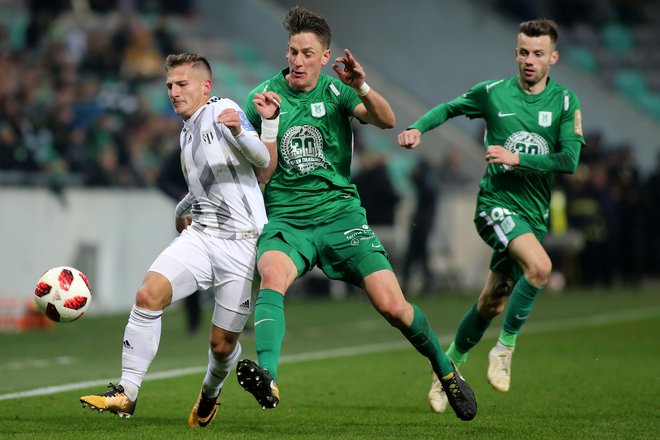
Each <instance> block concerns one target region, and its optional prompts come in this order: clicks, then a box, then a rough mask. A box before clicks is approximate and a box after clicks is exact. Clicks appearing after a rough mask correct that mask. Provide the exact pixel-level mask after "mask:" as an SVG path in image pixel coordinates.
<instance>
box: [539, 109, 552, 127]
mask: <svg viewBox="0 0 660 440" xmlns="http://www.w3.org/2000/svg"><path fill="white" fill-rule="evenodd" d="M539 125H540V126H541V127H550V126H551V125H552V112H539Z"/></svg>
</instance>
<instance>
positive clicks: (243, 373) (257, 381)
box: [236, 359, 280, 409]
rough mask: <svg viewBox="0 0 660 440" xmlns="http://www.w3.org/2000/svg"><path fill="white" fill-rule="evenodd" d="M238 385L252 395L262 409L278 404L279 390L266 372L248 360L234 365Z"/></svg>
mask: <svg viewBox="0 0 660 440" xmlns="http://www.w3.org/2000/svg"><path fill="white" fill-rule="evenodd" d="M236 377H237V378H238V383H239V384H240V385H241V386H242V387H243V388H244V389H245V391H247V392H248V393H250V394H252V395H253V396H254V398H255V399H257V402H259V405H261V407H262V408H263V409H269V408H275V407H276V406H277V405H278V404H279V403H280V390H279V389H278V388H277V385H276V384H275V381H274V380H273V377H272V376H271V375H270V373H269V372H268V371H267V370H264V369H263V368H261V367H259V366H258V365H257V364H256V363H254V362H252V361H251V360H249V359H242V360H240V361H238V365H236Z"/></svg>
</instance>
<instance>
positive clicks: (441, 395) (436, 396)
mask: <svg viewBox="0 0 660 440" xmlns="http://www.w3.org/2000/svg"><path fill="white" fill-rule="evenodd" d="M431 375H432V376H433V380H432V382H431V389H430V390H429V404H431V409H432V410H433V411H435V412H437V413H443V412H445V411H447V406H448V405H449V400H447V395H446V394H445V389H444V388H443V387H442V384H441V383H440V380H439V379H438V376H437V375H436V374H435V373H431Z"/></svg>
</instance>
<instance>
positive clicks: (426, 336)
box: [400, 304, 454, 377]
mask: <svg viewBox="0 0 660 440" xmlns="http://www.w3.org/2000/svg"><path fill="white" fill-rule="evenodd" d="M412 307H413V310H414V312H415V315H414V316H413V320H412V323H411V324H410V327H406V328H402V329H400V330H401V333H403V336H405V337H406V339H408V341H410V343H411V344H412V345H413V347H415V348H416V349H417V351H418V352H420V353H421V354H422V355H424V356H425V357H427V358H428V359H429V360H430V361H431V365H432V366H433V371H435V372H436V374H438V376H439V377H444V376H446V375H448V374H449V373H451V372H453V371H454V368H453V367H452V365H451V362H450V361H449V358H448V357H447V355H446V354H445V352H444V351H442V347H441V346H440V341H438V338H437V336H436V335H435V333H434V332H433V330H431V326H430V325H429V321H428V320H427V319H426V316H425V315H424V313H423V312H422V311H421V310H420V309H419V308H418V307H417V306H416V305H414V304H413V305H412Z"/></svg>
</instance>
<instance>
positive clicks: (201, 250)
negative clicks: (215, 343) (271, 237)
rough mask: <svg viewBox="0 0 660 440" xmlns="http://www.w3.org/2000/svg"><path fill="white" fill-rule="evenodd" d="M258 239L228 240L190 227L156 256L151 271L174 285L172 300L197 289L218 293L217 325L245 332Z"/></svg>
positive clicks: (214, 312) (256, 284)
mask: <svg viewBox="0 0 660 440" xmlns="http://www.w3.org/2000/svg"><path fill="white" fill-rule="evenodd" d="M256 252H257V240H256V239H246V240H227V239H222V238H216V237H212V236H210V235H207V234H205V233H203V232H200V231H197V230H195V229H193V228H187V229H186V230H184V231H183V232H182V233H181V235H180V236H179V237H177V238H175V239H174V241H172V243H170V245H169V246H168V247H167V248H165V250H164V251H163V252H161V254H160V255H159V256H158V257H157V258H156V260H155V261H154V262H153V264H152V265H151V267H150V268H149V271H150V272H158V273H160V274H161V275H163V276H164V277H165V278H167V279H168V280H169V281H170V284H171V285H172V302H176V301H178V300H180V299H182V298H185V297H187V296H190V295H192V294H193V293H195V292H196V291H202V292H206V291H212V292H213V293H214V295H215V307H214V309H213V318H212V322H213V325H215V326H216V327H220V328H221V329H224V330H228V331H231V332H241V331H242V330H243V327H244V326H245V323H246V322H247V320H248V317H249V316H250V313H251V312H252V307H253V303H254V299H253V293H254V292H253V284H254V288H257V287H258V283H253V282H252V281H253V278H254V274H255V258H256Z"/></svg>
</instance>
